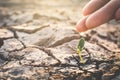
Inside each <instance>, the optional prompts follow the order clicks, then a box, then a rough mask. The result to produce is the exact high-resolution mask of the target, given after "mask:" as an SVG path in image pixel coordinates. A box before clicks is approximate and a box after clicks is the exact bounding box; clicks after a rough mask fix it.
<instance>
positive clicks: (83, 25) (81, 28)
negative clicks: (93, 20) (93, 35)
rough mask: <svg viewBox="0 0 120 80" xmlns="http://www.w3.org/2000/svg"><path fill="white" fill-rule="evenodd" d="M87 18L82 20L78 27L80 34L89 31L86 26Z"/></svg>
mask: <svg viewBox="0 0 120 80" xmlns="http://www.w3.org/2000/svg"><path fill="white" fill-rule="evenodd" d="M86 19H87V17H84V18H83V19H81V20H80V21H79V22H78V23H77V25H76V29H77V31H78V32H84V31H86V30H87V27H86V26H85V22H86Z"/></svg>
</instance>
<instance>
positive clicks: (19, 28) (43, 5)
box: [0, 0, 120, 80]
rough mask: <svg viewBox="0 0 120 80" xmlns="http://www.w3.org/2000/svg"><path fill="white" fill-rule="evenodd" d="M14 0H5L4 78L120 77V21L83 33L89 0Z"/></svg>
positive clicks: (0, 25)
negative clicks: (80, 25) (81, 23)
mask: <svg viewBox="0 0 120 80" xmlns="http://www.w3.org/2000/svg"><path fill="white" fill-rule="evenodd" d="M2 1H3V2H2ZM15 1H16V2H15ZM15 1H14V0H11V1H9V2H7V1H4V0H1V3H0V5H1V7H0V80H120V23H119V22H115V21H111V22H109V23H106V24H103V25H101V26H100V27H98V28H95V29H93V30H89V31H87V32H84V33H78V32H76V30H75V24H76V22H77V21H78V20H79V19H81V18H82V15H81V10H82V8H83V6H84V4H86V2H87V0H81V1H79V0H64V1H63V0H40V1H37V0H36V1H35V2H34V1H33V2H31V3H30V2H29V0H28V1H27V0H26V1H25V2H24V4H23V3H22V1H17V0H15ZM81 37H84V38H85V40H86V41H85V49H84V50H83V51H82V56H83V58H84V61H85V63H84V64H82V63H81V62H80V60H79V56H78V55H77V53H76V49H77V44H78V42H79V39H80V38H81Z"/></svg>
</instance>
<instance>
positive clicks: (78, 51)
mask: <svg viewBox="0 0 120 80" xmlns="http://www.w3.org/2000/svg"><path fill="white" fill-rule="evenodd" d="M77 53H78V55H79V57H80V61H81V62H82V63H85V62H84V60H83V58H82V54H81V51H80V50H79V49H77Z"/></svg>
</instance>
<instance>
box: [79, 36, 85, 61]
mask: <svg viewBox="0 0 120 80" xmlns="http://www.w3.org/2000/svg"><path fill="white" fill-rule="evenodd" d="M84 44H85V39H84V38H81V39H80V41H79V44H78V46H77V53H78V55H79V57H80V61H81V62H82V63H84V60H83V58H82V50H83V49H84Z"/></svg>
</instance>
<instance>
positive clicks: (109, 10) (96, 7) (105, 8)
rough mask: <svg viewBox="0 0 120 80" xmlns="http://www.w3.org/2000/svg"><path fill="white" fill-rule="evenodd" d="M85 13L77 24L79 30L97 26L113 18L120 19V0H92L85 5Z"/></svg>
mask: <svg viewBox="0 0 120 80" xmlns="http://www.w3.org/2000/svg"><path fill="white" fill-rule="evenodd" d="M83 15H84V17H83V18H82V19H81V20H80V21H79V22H78V23H77V25H76V29H77V31H78V32H83V31H86V30H88V29H91V28H94V27H97V26H99V25H101V24H104V23H106V22H108V21H110V20H112V19H116V20H120V0H91V1H90V2H89V3H88V4H87V5H86V6H85V7H84V9H83Z"/></svg>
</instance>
